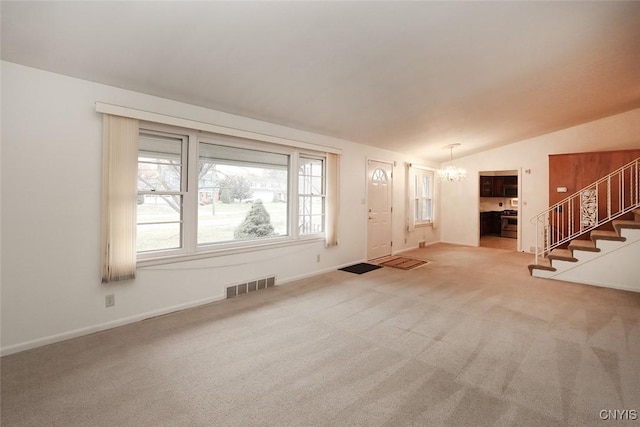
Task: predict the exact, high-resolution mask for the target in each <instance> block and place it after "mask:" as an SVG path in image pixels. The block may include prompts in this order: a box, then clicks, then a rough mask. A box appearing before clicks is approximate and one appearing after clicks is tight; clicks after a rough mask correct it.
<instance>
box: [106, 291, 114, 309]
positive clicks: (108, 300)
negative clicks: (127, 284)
mask: <svg viewBox="0 0 640 427" xmlns="http://www.w3.org/2000/svg"><path fill="white" fill-rule="evenodd" d="M114 305H116V296H115V295H114V294H111V295H106V296H105V297H104V306H105V307H113V306H114Z"/></svg>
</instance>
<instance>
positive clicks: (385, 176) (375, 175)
mask: <svg viewBox="0 0 640 427" xmlns="http://www.w3.org/2000/svg"><path fill="white" fill-rule="evenodd" d="M392 171H393V165H392V164H391V163H385V162H378V161H375V160H369V161H368V166H367V179H368V199H369V209H368V211H369V212H368V225H367V259H375V258H380V257H383V256H387V255H391V212H392V205H391V202H392V201H391V194H392V193H391V191H392V185H391V184H392V178H393V176H392Z"/></svg>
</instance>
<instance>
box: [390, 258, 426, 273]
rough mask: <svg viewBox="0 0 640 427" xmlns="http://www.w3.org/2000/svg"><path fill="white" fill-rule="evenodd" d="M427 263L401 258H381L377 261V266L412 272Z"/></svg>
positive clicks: (420, 260)
mask: <svg viewBox="0 0 640 427" xmlns="http://www.w3.org/2000/svg"><path fill="white" fill-rule="evenodd" d="M428 262H429V261H425V260H422V259H415V258H407V257H403V256H392V257H388V258H383V259H381V260H379V261H378V265H384V266H385V267H393V268H399V269H401V270H413V269H414V268H418V267H420V266H421V265H425V264H427V263H428Z"/></svg>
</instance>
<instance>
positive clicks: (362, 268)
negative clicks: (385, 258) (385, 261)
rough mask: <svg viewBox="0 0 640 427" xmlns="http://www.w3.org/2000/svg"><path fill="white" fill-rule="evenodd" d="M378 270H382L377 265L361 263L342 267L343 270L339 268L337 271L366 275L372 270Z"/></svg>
mask: <svg viewBox="0 0 640 427" xmlns="http://www.w3.org/2000/svg"><path fill="white" fill-rule="evenodd" d="M379 268H382V267H381V266H379V265H375V264H369V263H366V262H361V263H358V264H353V265H350V266H348V267H343V268H339V269H338V270H342V271H346V272H349V273H355V274H362V273H367V272H369V271H372V270H377V269H379Z"/></svg>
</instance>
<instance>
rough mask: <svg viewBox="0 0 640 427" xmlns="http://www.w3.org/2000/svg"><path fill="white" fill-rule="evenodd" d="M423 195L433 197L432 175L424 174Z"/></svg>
mask: <svg viewBox="0 0 640 427" xmlns="http://www.w3.org/2000/svg"><path fill="white" fill-rule="evenodd" d="M422 197H431V177H430V176H428V175H423V176H422Z"/></svg>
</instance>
